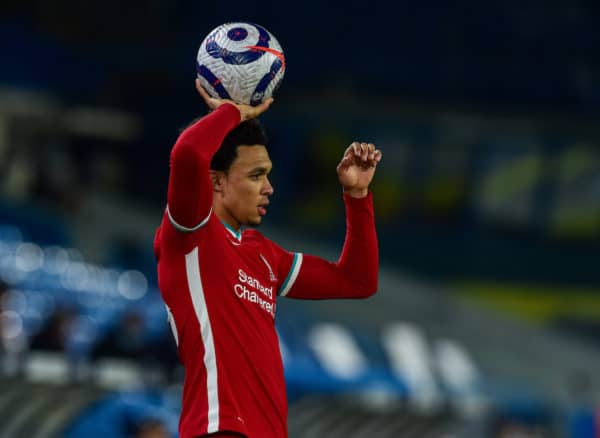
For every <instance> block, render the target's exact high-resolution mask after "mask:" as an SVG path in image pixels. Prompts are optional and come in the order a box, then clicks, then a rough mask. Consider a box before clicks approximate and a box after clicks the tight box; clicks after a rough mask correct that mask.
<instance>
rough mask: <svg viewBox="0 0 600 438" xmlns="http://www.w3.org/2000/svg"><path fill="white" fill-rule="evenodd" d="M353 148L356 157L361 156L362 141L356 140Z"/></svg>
mask: <svg viewBox="0 0 600 438" xmlns="http://www.w3.org/2000/svg"><path fill="white" fill-rule="evenodd" d="M352 150H353V151H354V156H355V157H360V143H359V142H357V141H355V142H353V143H352Z"/></svg>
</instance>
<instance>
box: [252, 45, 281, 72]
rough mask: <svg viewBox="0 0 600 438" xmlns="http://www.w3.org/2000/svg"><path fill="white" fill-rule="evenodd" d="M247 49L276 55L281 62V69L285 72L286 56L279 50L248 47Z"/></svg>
mask: <svg viewBox="0 0 600 438" xmlns="http://www.w3.org/2000/svg"><path fill="white" fill-rule="evenodd" d="M246 49H250V50H259V51H261V52H268V53H270V54H271V55H275V56H276V57H277V58H279V60H280V61H281V64H282V66H281V69H282V70H285V56H283V53H281V52H280V51H279V50H275V49H271V48H270V47H261V46H246Z"/></svg>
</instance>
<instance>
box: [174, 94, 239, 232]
mask: <svg viewBox="0 0 600 438" xmlns="http://www.w3.org/2000/svg"><path fill="white" fill-rule="evenodd" d="M239 122H240V112H239V110H238V109H237V108H236V107H235V106H234V105H232V104H224V105H221V106H220V107H219V108H217V109H216V110H215V111H213V112H212V113H210V114H209V115H207V116H205V117H203V118H202V119H200V120H198V121H197V122H196V123H194V124H193V125H192V126H190V127H188V128H187V129H186V130H185V131H183V132H182V133H181V135H180V136H179V138H178V139H177V142H176V143H175V146H174V147H173V149H172V150H171V170H170V173H169V188H168V192H167V215H168V217H169V221H170V222H171V224H172V225H173V227H174V228H175V229H177V230H178V231H182V232H191V231H195V230H197V229H198V228H200V227H201V226H202V225H204V224H205V223H206V222H207V221H208V218H209V217H210V212H211V208H212V183H211V181H210V175H209V168H210V161H211V159H212V157H213V155H214V154H215V152H216V151H217V150H218V149H219V147H220V146H221V143H222V142H223V139H224V138H225V136H226V135H227V134H228V133H229V131H231V130H232V129H233V128H234V127H235V126H237V125H238V124H239Z"/></svg>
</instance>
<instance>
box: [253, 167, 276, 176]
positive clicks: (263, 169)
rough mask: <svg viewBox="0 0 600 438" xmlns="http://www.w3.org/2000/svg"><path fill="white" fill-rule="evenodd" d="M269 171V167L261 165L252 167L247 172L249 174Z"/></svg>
mask: <svg viewBox="0 0 600 438" xmlns="http://www.w3.org/2000/svg"><path fill="white" fill-rule="evenodd" d="M270 171H271V168H270V167H264V166H261V167H255V168H254V169H252V170H250V171H249V172H248V174H249V175H262V174H265V173H269V172H270Z"/></svg>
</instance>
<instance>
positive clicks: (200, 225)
mask: <svg viewBox="0 0 600 438" xmlns="http://www.w3.org/2000/svg"><path fill="white" fill-rule="evenodd" d="M211 213H212V208H211V209H210V211H209V212H208V215H207V216H206V217H205V218H204V220H203V221H202V222H200V223H199V224H198V225H196V226H195V227H192V228H188V227H184V226H183V225H180V224H178V223H177V222H175V219H173V216H171V212H170V211H169V206H168V205H167V216H169V221H170V222H171V225H173V227H174V228H175V229H176V230H177V231H181V232H182V233H191V232H193V231H196V230H198V229H200V228H202V227H203V226H204V225H206V223H207V222H208V219H210V214H211Z"/></svg>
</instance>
